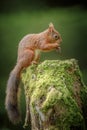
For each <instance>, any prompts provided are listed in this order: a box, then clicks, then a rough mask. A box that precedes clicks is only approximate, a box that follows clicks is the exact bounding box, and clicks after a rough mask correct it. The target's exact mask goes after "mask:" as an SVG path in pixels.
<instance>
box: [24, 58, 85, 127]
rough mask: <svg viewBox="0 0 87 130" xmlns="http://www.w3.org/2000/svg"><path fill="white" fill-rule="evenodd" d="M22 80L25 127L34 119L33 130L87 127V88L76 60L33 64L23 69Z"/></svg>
mask: <svg viewBox="0 0 87 130" xmlns="http://www.w3.org/2000/svg"><path fill="white" fill-rule="evenodd" d="M22 81H23V83H24V89H25V95H26V118H25V126H26V125H27V124H28V121H29V120H30V122H31V130H86V129H87V127H86V124H87V110H86V108H87V87H86V86H85V84H84V83H83V80H82V75H81V71H80V69H79V66H78V63H77V61H76V60H75V59H70V60H62V61H61V60H46V61H44V62H42V63H41V64H39V65H31V66H30V67H29V68H28V69H27V70H26V72H23V74H22ZM29 118H30V119H29Z"/></svg>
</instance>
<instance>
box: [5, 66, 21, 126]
mask: <svg viewBox="0 0 87 130" xmlns="http://www.w3.org/2000/svg"><path fill="white" fill-rule="evenodd" d="M20 71H21V68H19V67H18V65H16V66H15V68H14V69H13V71H12V72H11V74H10V77H9V79H8V82H7V89H6V101H5V107H6V110H7V114H8V117H9V119H10V121H11V122H12V123H14V124H16V123H19V121H20V120H21V116H20V110H19V103H18V92H19V83H20Z"/></svg>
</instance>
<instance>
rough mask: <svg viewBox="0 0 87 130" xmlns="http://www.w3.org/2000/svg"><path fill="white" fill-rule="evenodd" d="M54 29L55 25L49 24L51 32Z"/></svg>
mask: <svg viewBox="0 0 87 130" xmlns="http://www.w3.org/2000/svg"><path fill="white" fill-rule="evenodd" d="M53 29H54V25H53V23H50V24H49V31H50V32H52V30H53Z"/></svg>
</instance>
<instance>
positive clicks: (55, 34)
mask: <svg viewBox="0 0 87 130" xmlns="http://www.w3.org/2000/svg"><path fill="white" fill-rule="evenodd" d="M48 34H49V40H50V41H51V42H56V41H58V40H59V39H60V38H61V36H60V34H59V32H58V31H56V30H55V28H54V25H53V23H50V24H49V28H48Z"/></svg>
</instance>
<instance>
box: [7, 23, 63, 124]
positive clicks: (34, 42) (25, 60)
mask: <svg viewBox="0 0 87 130" xmlns="http://www.w3.org/2000/svg"><path fill="white" fill-rule="evenodd" d="M61 41H62V39H61V36H60V34H59V32H57V31H56V30H55V28H54V25H53V24H52V23H50V25H49V27H48V29H46V30H45V31H43V32H41V33H38V34H28V35H26V36H25V37H24V38H23V39H22V40H21V41H20V43H19V47H18V58H17V64H16V66H15V67H14V69H13V70H12V72H11V74H10V77H9V80H8V83H7V89H6V102H5V106H6V109H7V113H8V116H9V119H10V120H11V122H12V123H17V122H19V121H20V119H21V118H20V112H19V106H18V89H19V83H20V82H19V81H20V75H21V71H22V70H23V68H26V67H28V66H29V65H31V63H37V62H38V60H39V58H40V52H41V51H43V52H44V51H51V50H55V49H59V48H60V43H61Z"/></svg>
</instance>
